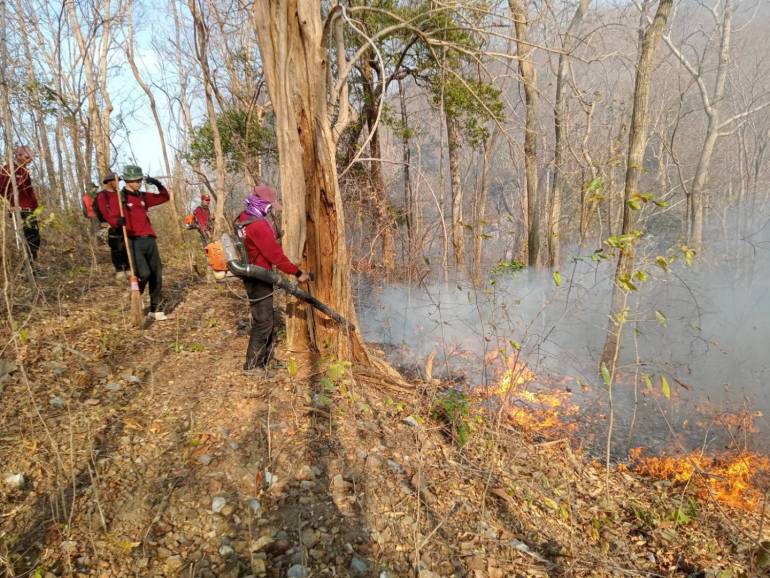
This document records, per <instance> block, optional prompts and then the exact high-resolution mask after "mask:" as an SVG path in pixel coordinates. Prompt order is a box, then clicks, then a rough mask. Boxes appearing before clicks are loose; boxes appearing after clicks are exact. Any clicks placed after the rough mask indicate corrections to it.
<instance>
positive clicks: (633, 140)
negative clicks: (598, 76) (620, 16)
mask: <svg viewBox="0 0 770 578" xmlns="http://www.w3.org/2000/svg"><path fill="white" fill-rule="evenodd" d="M672 3H673V0H660V3H659V4H658V10H657V12H656V13H655V18H653V20H652V23H651V24H650V25H649V26H648V27H647V30H646V31H645V33H644V35H643V36H642V43H641V48H640V51H639V60H638V65H637V68H636V83H635V86H634V110H633V113H632V115H631V129H630V131H629V134H628V162H627V165H626V188H625V194H624V201H625V202H624V204H623V225H622V229H621V235H629V234H630V233H631V232H632V231H633V230H634V228H635V224H636V223H635V213H634V212H633V211H632V210H631V206H630V203H629V202H628V201H629V200H630V199H631V198H632V197H634V196H635V195H637V194H639V178H640V176H641V174H642V163H643V161H644V149H645V147H646V146H647V131H648V128H649V123H650V119H649V117H648V114H647V112H648V108H649V101H650V78H651V77H652V71H653V64H654V62H655V51H656V49H657V46H658V44H659V42H660V38H661V36H662V35H663V29H664V28H665V26H666V22H667V20H668V15H669V14H670V12H671V4H672ZM633 268H634V243H633V242H629V243H627V244H626V245H625V246H624V248H622V249H621V250H620V255H619V256H618V263H617V267H616V268H615V277H614V283H613V287H612V305H611V308H610V321H609V326H608V327H607V339H606V341H605V343H604V351H603V352H602V363H604V364H605V365H606V366H607V368H608V369H609V372H610V375H614V373H615V364H616V362H617V358H618V353H619V351H620V338H621V334H622V331H623V322H622V320H621V319H620V314H621V313H622V311H623V308H624V303H625V301H626V296H627V290H626V289H625V288H624V287H623V285H622V284H621V279H623V278H627V277H629V276H630V275H631V273H632V271H633Z"/></svg>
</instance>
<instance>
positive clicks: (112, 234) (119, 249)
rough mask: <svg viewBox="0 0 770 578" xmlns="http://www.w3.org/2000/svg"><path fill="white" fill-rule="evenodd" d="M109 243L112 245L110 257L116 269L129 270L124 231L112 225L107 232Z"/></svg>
mask: <svg viewBox="0 0 770 578" xmlns="http://www.w3.org/2000/svg"><path fill="white" fill-rule="evenodd" d="M107 244H108V245H109V246H110V257H111V258H112V266H113V267H115V271H128V268H129V267H128V251H126V243H125V242H124V241H123V231H121V230H120V229H113V228H112V227H110V230H109V231H108V232H107Z"/></svg>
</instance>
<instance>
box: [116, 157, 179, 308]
mask: <svg viewBox="0 0 770 578" xmlns="http://www.w3.org/2000/svg"><path fill="white" fill-rule="evenodd" d="M123 180H124V181H125V183H126V186H125V187H123V190H122V191H121V192H120V196H121V198H122V201H123V217H120V216H118V217H115V211H114V210H113V211H112V212H111V214H109V215H105V217H106V218H107V222H108V223H109V224H110V227H113V228H116V229H118V230H120V227H125V228H126V234H127V235H128V242H129V244H130V245H131V246H130V247H129V250H130V251H131V254H132V255H133V256H134V273H136V276H137V277H138V278H139V290H140V291H141V292H142V293H144V289H145V287H147V286H148V285H149V286H150V314H149V315H150V317H151V318H153V319H156V320H157V321H162V320H164V319H166V315H165V313H164V312H163V310H162V309H161V307H160V305H161V291H162V289H163V264H162V263H161V260H160V252H159V251H158V242H157V239H156V235H155V230H154V229H153V228H152V223H150V218H149V216H148V215H147V210H148V209H149V208H150V207H155V206H157V205H162V204H163V203H165V202H167V201H168V200H169V198H170V196H169V194H168V190H166V187H164V186H163V184H162V183H161V182H160V181H159V180H158V179H153V178H152V177H149V176H144V174H143V173H142V169H141V167H138V166H136V165H126V166H125V167H123ZM142 180H144V181H145V182H146V183H147V184H148V185H153V186H154V187H155V188H157V189H158V192H157V193H156V194H152V193H148V192H145V191H142V190H141V188H142Z"/></svg>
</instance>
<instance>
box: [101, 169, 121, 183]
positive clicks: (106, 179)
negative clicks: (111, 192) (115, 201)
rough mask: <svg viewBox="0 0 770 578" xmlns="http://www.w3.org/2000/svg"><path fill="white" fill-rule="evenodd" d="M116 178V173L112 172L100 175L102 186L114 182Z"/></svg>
mask: <svg viewBox="0 0 770 578" xmlns="http://www.w3.org/2000/svg"><path fill="white" fill-rule="evenodd" d="M117 178H118V175H117V173H115V172H114V171H108V172H106V173H104V175H102V184H104V183H111V182H112V181H114V180H115V179H117Z"/></svg>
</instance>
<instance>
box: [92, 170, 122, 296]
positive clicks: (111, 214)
mask: <svg viewBox="0 0 770 578" xmlns="http://www.w3.org/2000/svg"><path fill="white" fill-rule="evenodd" d="M118 186H119V178H118V175H117V174H115V173H114V172H112V171H109V172H108V173H106V174H105V175H104V176H102V190H101V191H99V192H98V193H97V194H96V207H97V209H98V211H97V213H98V215H99V216H100V217H101V218H102V219H103V220H104V222H105V223H108V224H109V225H110V228H109V229H108V230H107V245H109V247H110V258H111V259H112V266H113V267H115V279H116V280H117V281H119V282H123V281H125V279H126V278H129V277H130V276H131V272H130V271H129V267H128V251H126V244H125V242H124V241H123V231H122V230H121V229H120V227H116V226H115V225H114V223H117V220H118V219H119V218H120V207H119V206H118Z"/></svg>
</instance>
